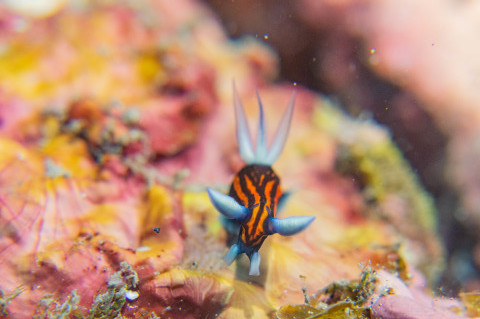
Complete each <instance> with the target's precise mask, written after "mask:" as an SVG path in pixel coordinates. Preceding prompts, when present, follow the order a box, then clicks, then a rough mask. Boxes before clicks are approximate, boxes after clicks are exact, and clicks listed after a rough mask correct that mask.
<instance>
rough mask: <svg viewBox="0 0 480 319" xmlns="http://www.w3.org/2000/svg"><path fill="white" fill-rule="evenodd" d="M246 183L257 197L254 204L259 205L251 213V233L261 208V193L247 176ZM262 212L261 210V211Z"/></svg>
mask: <svg viewBox="0 0 480 319" xmlns="http://www.w3.org/2000/svg"><path fill="white" fill-rule="evenodd" d="M245 183H246V185H247V188H248V190H249V191H250V192H251V193H252V194H253V197H254V198H255V200H254V204H255V205H257V204H258V206H257V207H255V208H254V209H252V214H251V215H250V219H249V220H248V222H247V225H246V226H247V230H248V232H249V233H250V235H252V234H251V231H252V230H253V226H254V222H255V219H256V218H257V214H258V213H259V209H260V194H259V193H258V192H257V188H256V187H255V185H253V183H252V181H251V180H250V179H249V178H248V177H246V176H245ZM260 213H261V212H260Z"/></svg>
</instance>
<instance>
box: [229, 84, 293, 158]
mask: <svg viewBox="0 0 480 319" xmlns="http://www.w3.org/2000/svg"><path fill="white" fill-rule="evenodd" d="M233 91H234V92H233V99H234V107H235V124H236V129H237V131H236V135H237V141H238V148H239V151H240V156H241V157H242V159H243V160H244V161H245V162H246V163H247V164H260V165H269V166H271V165H272V164H273V163H274V162H275V161H276V160H277V158H278V157H279V156H280V154H281V153H282V151H283V148H284V147H285V142H286V141H287V137H288V132H289V130H290V123H291V122H292V116H293V108H294V105H295V92H293V94H292V98H291V99H290V103H289V105H288V107H287V109H286V111H285V113H284V114H283V116H282V120H281V121H280V124H279V126H278V128H277V132H276V134H275V137H274V139H273V142H272V144H271V146H270V148H269V147H268V145H267V134H266V127H265V116H264V113H263V106H262V101H261V99H260V95H259V94H258V91H257V92H256V94H257V99H258V108H259V121H258V130H257V138H256V142H257V144H256V148H255V151H253V146H252V140H251V135H250V129H249V126H248V123H247V119H246V116H245V112H244V110H243V106H242V102H241V101H240V98H239V97H238V94H237V91H236V89H235V85H233Z"/></svg>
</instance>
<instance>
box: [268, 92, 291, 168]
mask: <svg viewBox="0 0 480 319" xmlns="http://www.w3.org/2000/svg"><path fill="white" fill-rule="evenodd" d="M295 95H296V92H293V94H292V98H291V99H290V103H289V104H288V107H287V109H286V111H285V113H283V116H282V120H281V121H280V124H279V125H278V128H277V132H276V133H275V137H274V139H273V142H272V145H271V146H270V149H269V150H268V155H267V157H266V158H265V163H267V164H269V165H272V164H273V163H274V162H275V161H276V160H277V158H278V157H279V156H280V154H282V151H283V148H284V147H285V143H286V141H287V137H288V132H289V131H290V123H292V116H293V107H294V105H295Z"/></svg>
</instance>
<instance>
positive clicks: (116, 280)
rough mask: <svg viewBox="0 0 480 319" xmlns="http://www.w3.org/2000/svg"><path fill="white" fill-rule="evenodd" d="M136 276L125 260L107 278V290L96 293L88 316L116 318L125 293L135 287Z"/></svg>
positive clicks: (124, 300)
mask: <svg viewBox="0 0 480 319" xmlns="http://www.w3.org/2000/svg"><path fill="white" fill-rule="evenodd" d="M137 284H138V276H137V273H136V272H135V271H133V269H132V267H131V266H130V265H128V264H127V263H126V262H121V263H120V270H119V271H117V272H116V273H114V274H113V275H112V276H111V277H110V279H109V280H108V286H107V292H105V293H103V294H100V295H98V296H97V297H96V298H95V301H94V302H93V305H92V308H91V309H90V312H89V314H88V318H89V319H90V318H92V319H93V318H101V319H108V318H118V317H119V316H120V312H121V311H122V308H123V306H124V305H125V303H126V302H127V298H126V293H127V291H132V290H133V289H135V288H136V287H137Z"/></svg>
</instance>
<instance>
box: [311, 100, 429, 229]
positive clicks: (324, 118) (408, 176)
mask: <svg viewBox="0 0 480 319" xmlns="http://www.w3.org/2000/svg"><path fill="white" fill-rule="evenodd" d="M314 123H315V125H317V126H318V127H319V128H321V129H322V130H324V131H326V133H327V134H329V135H331V136H332V137H333V138H334V139H335V140H336V141H337V142H338V144H339V149H338V159H337V167H338V170H339V171H340V172H342V173H344V174H348V175H352V176H354V177H356V178H357V179H358V180H359V182H360V183H361V184H362V185H361V186H362V188H363V194H364V197H365V199H366V202H367V203H370V204H371V206H378V204H379V203H381V202H384V201H386V200H387V199H388V198H389V195H391V194H394V195H396V196H398V197H399V198H401V199H402V200H403V202H404V203H406V204H407V205H408V207H407V209H406V211H407V212H409V216H408V217H409V220H411V221H414V222H415V224H417V225H419V226H420V227H421V228H423V229H425V230H428V231H429V232H434V231H435V230H436V228H437V221H436V210H435V206H434V203H433V199H432V198H431V197H430V196H429V194H428V193H427V192H426V191H425V190H424V189H423V187H422V185H421V183H420V181H419V179H418V177H417V175H416V174H415V173H414V172H413V170H412V168H411V167H410V165H409V164H408V162H407V161H406V160H405V159H404V157H403V156H402V154H401V152H400V151H399V149H398V148H397V146H396V145H395V143H394V142H393V141H392V140H391V137H390V134H389V132H388V131H387V129H385V128H383V127H381V126H380V125H378V124H376V123H374V122H373V121H371V120H365V119H353V118H350V117H348V116H347V115H346V114H344V113H343V112H342V111H341V110H340V109H338V108H337V107H335V106H333V105H331V104H328V103H323V104H322V105H321V107H317V108H315V114H314Z"/></svg>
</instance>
